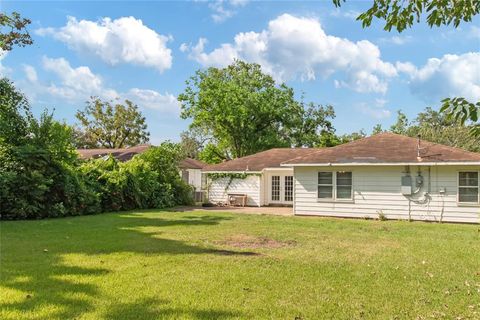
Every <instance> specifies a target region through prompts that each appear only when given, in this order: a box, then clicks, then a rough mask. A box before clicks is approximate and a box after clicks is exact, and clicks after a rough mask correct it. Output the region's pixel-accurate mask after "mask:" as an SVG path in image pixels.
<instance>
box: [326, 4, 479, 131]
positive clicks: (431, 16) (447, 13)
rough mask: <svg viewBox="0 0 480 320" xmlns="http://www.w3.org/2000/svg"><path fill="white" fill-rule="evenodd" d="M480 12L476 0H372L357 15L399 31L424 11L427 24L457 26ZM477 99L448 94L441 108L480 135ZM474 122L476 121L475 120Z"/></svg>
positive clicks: (417, 21) (367, 20) (417, 18)
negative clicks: (367, 7) (370, 5)
mask: <svg viewBox="0 0 480 320" xmlns="http://www.w3.org/2000/svg"><path fill="white" fill-rule="evenodd" d="M332 1H333V3H334V5H335V6H336V7H340V6H341V5H342V3H344V2H345V1H346V0H332ZM478 14H480V1H479V0H409V1H405V0H374V1H373V5H372V7H371V8H370V9H368V10H367V11H365V12H363V13H362V14H360V15H359V16H358V17H357V20H359V21H361V22H362V26H363V27H369V26H370V25H371V23H372V20H373V18H377V19H380V20H384V21H385V26H384V29H385V30H386V31H391V30H392V28H394V29H397V31H398V32H402V31H404V30H405V29H407V28H410V27H412V26H413V24H414V23H419V22H420V20H421V17H422V15H426V17H427V18H426V21H427V24H428V25H429V26H430V27H434V26H436V27H439V26H442V25H453V26H454V27H455V28H457V27H458V26H459V25H460V23H462V22H471V21H472V19H473V17H474V16H475V15H478ZM479 108H480V101H478V102H476V103H474V102H469V101H467V100H466V99H465V98H462V97H457V98H447V99H444V100H442V107H441V111H442V112H445V113H446V114H447V115H448V116H449V117H451V118H454V119H457V120H459V121H460V122H461V123H462V124H465V122H466V121H472V122H474V125H473V126H472V128H471V130H470V133H471V134H473V135H475V136H477V137H480V123H476V122H478V118H479V116H478V114H479V113H480V111H479ZM475 123H476V124H475Z"/></svg>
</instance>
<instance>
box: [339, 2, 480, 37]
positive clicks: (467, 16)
mask: <svg viewBox="0 0 480 320" xmlns="http://www.w3.org/2000/svg"><path fill="white" fill-rule="evenodd" d="M343 2H345V0H333V3H334V4H335V6H337V7H340V6H341V5H342V3H343ZM479 13H480V1H478V0H409V1H405V0H374V1H373V5H372V7H371V8H370V9H368V10H367V11H365V12H363V13H361V14H360V15H359V16H358V17H357V20H359V21H361V22H362V26H363V27H369V26H370V25H371V24H372V20H373V18H377V19H380V20H384V21H385V26H384V29H385V30H386V31H391V30H392V28H393V29H396V30H397V31H398V32H402V31H404V30H405V29H407V28H410V27H412V26H413V24H414V23H419V22H420V21H421V18H422V16H424V15H425V16H426V21H427V23H428V25H429V26H430V27H433V26H437V27H439V26H441V25H450V24H452V25H453V26H454V27H455V28H456V27H458V26H459V25H460V23H462V22H470V21H472V18H473V17H474V16H475V15H477V14H479Z"/></svg>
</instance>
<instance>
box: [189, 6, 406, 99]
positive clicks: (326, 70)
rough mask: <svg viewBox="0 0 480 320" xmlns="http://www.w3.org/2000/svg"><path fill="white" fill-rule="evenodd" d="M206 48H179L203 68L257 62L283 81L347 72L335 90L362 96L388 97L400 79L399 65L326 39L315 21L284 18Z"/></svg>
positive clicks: (364, 45)
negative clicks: (392, 81)
mask: <svg viewBox="0 0 480 320" xmlns="http://www.w3.org/2000/svg"><path fill="white" fill-rule="evenodd" d="M206 43H207V41H206V39H204V38H201V39H199V41H198V43H197V44H196V45H193V46H192V45H186V44H183V45H182V46H181V49H182V50H183V51H184V52H188V56H189V58H190V59H193V60H195V61H197V62H199V63H200V64H201V65H202V66H205V67H207V66H225V65H228V64H230V63H231V62H232V61H233V60H234V59H235V58H238V59H241V60H246V61H249V62H256V63H259V64H260V65H262V68H263V69H264V71H266V72H268V73H270V74H272V75H273V76H274V77H275V79H276V80H279V81H286V80H290V79H293V78H299V79H302V80H313V79H316V78H317V77H322V78H327V77H329V76H331V75H333V74H335V73H337V72H343V73H344V74H345V79H344V80H338V81H336V85H337V87H348V88H351V89H353V90H355V91H358V92H380V93H385V92H386V90H387V88H388V79H389V78H391V77H394V76H396V75H397V71H396V69H395V66H394V65H393V64H391V63H388V62H385V61H383V60H382V59H381V57H380V56H381V55H380V50H379V48H378V47H377V46H376V45H374V44H373V43H371V42H370V41H367V40H362V41H358V42H352V41H350V40H348V39H343V38H338V37H335V36H331V35H327V34H326V33H325V31H324V30H323V28H322V26H321V25H320V22H319V21H318V20H317V19H314V18H305V17H295V16H292V15H289V14H283V15H281V16H279V17H277V18H276V19H274V20H271V21H270V22H269V24H268V28H267V29H266V30H263V31H261V32H253V31H252V32H244V33H239V34H237V35H236V36H235V38H234V41H233V43H225V44H222V45H221V46H220V47H218V48H216V49H214V50H213V51H211V52H205V45H206Z"/></svg>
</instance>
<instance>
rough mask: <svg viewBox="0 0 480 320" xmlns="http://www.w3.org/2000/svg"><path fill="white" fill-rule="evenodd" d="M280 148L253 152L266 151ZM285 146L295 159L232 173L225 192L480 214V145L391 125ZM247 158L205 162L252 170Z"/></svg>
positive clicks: (395, 211)
mask: <svg viewBox="0 0 480 320" xmlns="http://www.w3.org/2000/svg"><path fill="white" fill-rule="evenodd" d="M275 150H276V149H273V151H272V150H269V151H266V152H265V153H263V156H262V153H258V154H256V155H253V156H249V157H250V159H258V158H259V157H260V158H268V157H267V156H268V155H269V153H270V152H275ZM281 150H284V151H283V152H284V153H285V154H284V155H282V157H278V158H277V160H280V158H288V157H289V158H290V159H286V160H283V161H280V164H279V165H278V167H275V168H271V169H270V168H268V167H267V165H268V166H269V165H271V164H276V163H273V162H272V163H264V164H260V165H259V166H255V167H253V168H252V167H250V166H249V169H250V170H252V171H254V172H258V173H259V176H256V177H251V176H250V175H247V179H244V181H243V182H242V181H236V180H234V181H232V182H231V183H230V187H229V189H228V190H229V191H228V192H237V191H238V192H244V193H246V194H247V195H248V196H249V202H248V204H250V205H270V204H272V203H291V204H292V206H293V208H292V211H293V213H294V214H295V215H313V216H335V217H350V218H378V217H380V216H383V217H386V218H388V219H412V220H428V221H450V222H468V223H478V222H480V186H479V176H480V154H479V153H473V152H468V151H465V150H462V149H458V148H453V147H448V146H444V145H440V144H435V143H431V142H427V141H424V140H420V139H415V138H410V137H405V136H401V135H396V134H393V133H381V134H377V135H374V136H371V137H367V138H363V139H360V140H356V141H353V142H350V143H347V144H343V145H339V146H336V147H332V148H323V149H316V150H314V149H281ZM298 150H303V151H300V152H299V151H298ZM289 152H290V154H288V153H289ZM302 152H303V154H300V153H302ZM245 158H248V157H244V158H241V159H237V160H233V161H230V163H231V164H230V165H229V162H227V163H223V164H219V165H216V166H207V167H206V168H205V169H206V170H209V172H213V171H217V172H220V171H221V170H225V171H224V172H227V171H232V172H235V170H232V169H238V170H241V169H242V166H240V165H239V164H240V163H244V166H243V168H244V170H245V172H247V171H246V168H245V167H246V163H249V160H248V159H245ZM234 161H236V163H237V164H238V165H235V163H234ZM262 166H263V169H262ZM292 176H293V177H292ZM291 179H293V181H292V182H290V181H291ZM224 185H225V181H224V180H217V182H212V186H211V187H210V188H211V191H213V192H212V193H211V194H209V197H210V199H211V201H215V200H219V199H221V198H222V197H223V196H224V194H222V188H224ZM291 185H292V186H291ZM232 187H233V191H232V189H231V188H232ZM272 199H275V200H277V199H280V200H279V201H278V202H277V201H272ZM285 200H291V201H285Z"/></svg>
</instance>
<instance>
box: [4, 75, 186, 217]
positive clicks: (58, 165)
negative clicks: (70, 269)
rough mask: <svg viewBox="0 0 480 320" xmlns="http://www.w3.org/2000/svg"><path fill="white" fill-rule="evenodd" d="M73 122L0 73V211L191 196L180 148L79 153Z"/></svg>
mask: <svg viewBox="0 0 480 320" xmlns="http://www.w3.org/2000/svg"><path fill="white" fill-rule="evenodd" d="M73 137H74V132H73V130H72V128H71V127H69V126H68V125H66V124H64V123H60V122H58V121H55V120H54V119H53V115H52V114H49V113H47V112H45V113H43V114H42V115H41V117H40V118H39V119H38V120H37V119H36V118H35V117H34V116H33V115H32V113H31V111H30V107H29V105H28V102H27V100H26V99H25V97H24V96H23V95H22V94H21V93H19V92H18V91H16V90H15V88H14V86H13V84H12V83H11V82H9V81H8V80H6V79H0V219H41V218H46V217H64V216H75V215H84V214H93V213H98V212H101V211H117V210H131V209H147V208H162V207H171V206H174V205H178V204H190V203H192V202H193V198H192V191H193V190H192V188H191V187H190V186H188V185H187V184H185V183H184V182H183V181H182V179H181V178H180V175H179V171H178V168H177V164H178V162H179V160H180V156H179V155H180V149H179V147H178V146H177V145H175V144H172V143H164V144H162V145H161V146H160V147H156V148H151V150H149V151H147V152H146V153H145V154H142V155H140V156H136V157H134V158H133V159H132V160H130V161H128V162H124V163H121V162H118V161H117V160H115V159H114V158H112V157H109V158H107V159H97V160H91V161H86V162H80V161H79V160H78V158H77V157H78V154H77V153H76V151H75V147H74V141H73Z"/></svg>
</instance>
